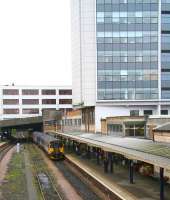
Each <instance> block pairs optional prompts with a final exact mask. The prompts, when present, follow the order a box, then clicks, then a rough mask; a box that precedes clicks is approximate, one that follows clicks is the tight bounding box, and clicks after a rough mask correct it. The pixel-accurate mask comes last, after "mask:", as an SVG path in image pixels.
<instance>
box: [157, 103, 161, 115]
mask: <svg viewBox="0 0 170 200" xmlns="http://www.w3.org/2000/svg"><path fill="white" fill-rule="evenodd" d="M157 115H161V104H160V103H159V104H158V106H157Z"/></svg>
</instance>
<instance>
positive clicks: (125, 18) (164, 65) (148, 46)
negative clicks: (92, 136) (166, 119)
mask: <svg viewBox="0 0 170 200" xmlns="http://www.w3.org/2000/svg"><path fill="white" fill-rule="evenodd" d="M71 2H72V5H74V6H72V8H73V9H72V14H73V15H72V30H73V37H72V38H73V40H74V41H73V51H72V52H73V54H74V57H73V104H74V102H76V103H82V104H81V105H83V106H95V111H96V115H95V117H96V119H98V124H99V121H100V119H101V118H103V117H105V116H118V115H121V116H122V115H123V116H125V115H130V113H139V115H144V114H145V113H150V114H153V115H157V114H158V115H160V114H164V115H165V114H166V115H167V114H169V113H170V0H71ZM75 27H76V28H75ZM80 86H81V88H80ZM80 92H81V94H82V95H81V98H80V97H78V94H80ZM75 94H77V96H76V95H75ZM74 97H75V98H74ZM75 99H76V101H75ZM134 111H135V112H134Z"/></svg>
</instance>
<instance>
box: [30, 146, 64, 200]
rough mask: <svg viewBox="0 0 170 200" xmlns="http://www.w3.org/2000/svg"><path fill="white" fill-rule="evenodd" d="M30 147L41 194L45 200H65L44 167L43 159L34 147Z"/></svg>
mask: <svg viewBox="0 0 170 200" xmlns="http://www.w3.org/2000/svg"><path fill="white" fill-rule="evenodd" d="M31 147H32V148H30V147H29V151H30V153H31V157H32V163H33V167H34V173H35V177H36V179H37V183H38V187H39V190H40V194H41V197H42V199H43V200H64V199H63V197H62V195H61V194H60V191H59V190H58V188H57V187H56V184H55V182H54V181H53V178H52V177H51V175H50V174H49V172H48V170H47V169H46V167H45V166H44V162H43V159H42V158H41V157H40V154H39V153H38V152H37V150H36V149H35V146H34V145H31Z"/></svg>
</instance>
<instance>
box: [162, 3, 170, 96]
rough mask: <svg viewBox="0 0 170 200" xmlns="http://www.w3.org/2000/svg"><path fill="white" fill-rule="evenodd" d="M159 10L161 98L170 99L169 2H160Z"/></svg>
mask: <svg viewBox="0 0 170 200" xmlns="http://www.w3.org/2000/svg"><path fill="white" fill-rule="evenodd" d="M161 9H162V10H161V31H162V34H161V42H162V43H161V91H162V93H161V96H162V99H170V0H162V6H161Z"/></svg>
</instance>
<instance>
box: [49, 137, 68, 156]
mask: <svg viewBox="0 0 170 200" xmlns="http://www.w3.org/2000/svg"><path fill="white" fill-rule="evenodd" d="M48 155H49V157H50V158H51V159H55V160H58V159H63V158H64V145H63V144H62V142H61V141H59V140H53V141H51V142H49V145H48Z"/></svg>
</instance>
